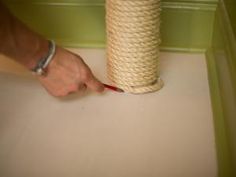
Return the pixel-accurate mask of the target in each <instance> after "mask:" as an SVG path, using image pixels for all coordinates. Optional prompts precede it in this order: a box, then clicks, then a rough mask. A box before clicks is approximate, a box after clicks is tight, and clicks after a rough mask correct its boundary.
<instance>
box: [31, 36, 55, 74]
mask: <svg viewBox="0 0 236 177" xmlns="http://www.w3.org/2000/svg"><path fill="white" fill-rule="evenodd" d="M48 48H49V50H48V53H47V55H46V56H45V57H43V58H41V59H40V60H39V61H38V63H37V65H36V66H35V67H34V68H33V69H32V72H33V73H35V74H36V75H39V76H42V75H45V74H46V70H45V69H46V68H47V66H48V65H49V63H50V62H51V60H52V58H53V57H54V55H55V52H56V44H55V42H54V41H53V40H49V47H48Z"/></svg>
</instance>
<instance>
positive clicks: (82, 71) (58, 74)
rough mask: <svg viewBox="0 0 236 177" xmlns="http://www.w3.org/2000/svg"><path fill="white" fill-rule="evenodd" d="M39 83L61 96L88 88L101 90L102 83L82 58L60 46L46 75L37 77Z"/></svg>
mask: <svg viewBox="0 0 236 177" xmlns="http://www.w3.org/2000/svg"><path fill="white" fill-rule="evenodd" d="M38 79H39V81H40V82H41V84H42V85H43V86H44V87H45V89H46V90H47V91H48V92H49V93H50V94H51V95H53V96H56V97H63V96H66V95H68V94H70V93H73V92H77V91H82V90H85V89H86V88H89V89H90V90H92V91H96V92H102V91H103V90H104V86H103V84H102V83H101V82H100V81H98V80H97V79H96V78H95V76H94V75H93V74H92V72H91V70H90V69H89V67H88V66H87V65H86V64H85V63H84V61H83V59H82V58H81V57H80V56H78V55H76V54H74V53H72V52H70V51H67V50H66V49H63V48H61V47H57V49H56V53H55V56H54V58H53V59H52V61H51V62H50V64H49V65H48V67H47V74H46V76H39V77H38Z"/></svg>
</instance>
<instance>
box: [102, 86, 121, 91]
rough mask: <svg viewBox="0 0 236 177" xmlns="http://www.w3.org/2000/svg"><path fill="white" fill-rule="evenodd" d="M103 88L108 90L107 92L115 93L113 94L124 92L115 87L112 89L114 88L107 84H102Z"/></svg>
mask: <svg viewBox="0 0 236 177" xmlns="http://www.w3.org/2000/svg"><path fill="white" fill-rule="evenodd" d="M103 85H104V87H105V88H107V89H109V90H112V91H115V92H124V90H122V89H120V88H117V87H114V86H111V85H107V84H103Z"/></svg>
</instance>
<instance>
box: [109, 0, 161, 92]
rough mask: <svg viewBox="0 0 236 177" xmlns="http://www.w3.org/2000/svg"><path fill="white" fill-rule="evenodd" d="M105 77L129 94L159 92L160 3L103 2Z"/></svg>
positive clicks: (153, 0) (134, 0)
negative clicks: (104, 18)
mask: <svg viewBox="0 0 236 177" xmlns="http://www.w3.org/2000/svg"><path fill="white" fill-rule="evenodd" d="M106 24H107V60H108V62H107V65H108V77H109V79H110V80H111V81H112V82H113V83H114V84H115V85H116V86H117V87H119V88H121V89H123V90H125V91H126V92H130V93H136V94H137V93H147V92H153V91H157V90H159V89H161V87H162V86H163V82H162V80H161V79H160V78H159V71H158V68H159V66H158V59H159V44H160V0H106Z"/></svg>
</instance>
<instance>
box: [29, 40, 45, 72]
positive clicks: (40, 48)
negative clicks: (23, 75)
mask: <svg viewBox="0 0 236 177" xmlns="http://www.w3.org/2000/svg"><path fill="white" fill-rule="evenodd" d="M48 51H49V41H48V40H46V39H42V40H38V41H37V43H36V45H35V49H34V51H33V52H32V54H31V55H30V56H29V59H28V61H27V63H26V64H25V65H26V67H27V68H28V69H29V70H32V69H33V68H35V66H36V65H37V63H38V62H39V60H40V59H42V58H43V57H45V56H46V55H47V54H48Z"/></svg>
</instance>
